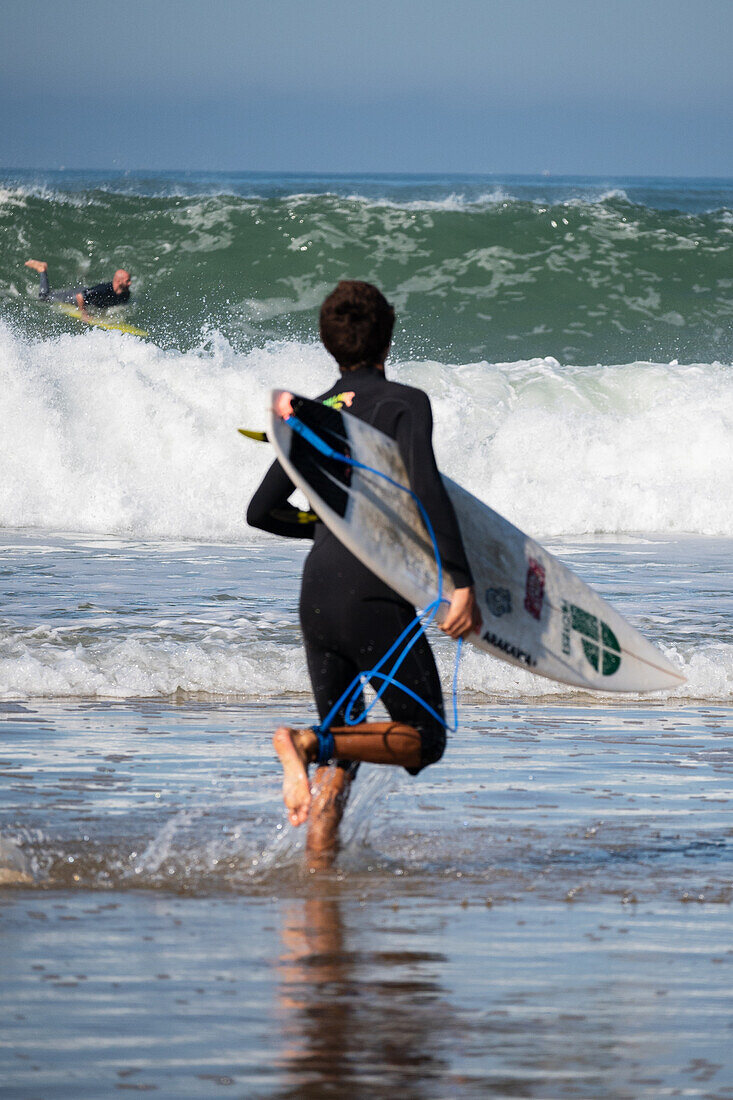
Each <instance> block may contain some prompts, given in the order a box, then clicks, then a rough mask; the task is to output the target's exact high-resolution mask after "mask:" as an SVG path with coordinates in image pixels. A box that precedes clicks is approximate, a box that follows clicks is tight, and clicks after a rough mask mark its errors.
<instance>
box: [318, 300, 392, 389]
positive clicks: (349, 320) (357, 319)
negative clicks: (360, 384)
mask: <svg viewBox="0 0 733 1100" xmlns="http://www.w3.org/2000/svg"><path fill="white" fill-rule="evenodd" d="M393 328H394V310H393V309H392V306H391V305H390V304H389V302H388V301H387V299H386V298H385V297H384V295H383V294H382V293H381V291H379V290H377V288H376V287H375V286H372V284H371V283H361V282H359V281H358V280H356V279H344V280H343V281H342V282H340V283H339V284H338V286H337V287H336V289H335V290H332V291H331V293H330V294H329V296H328V297H327V298H326V300H325V302H324V303H323V305H322V306H321V316H320V330H321V340H323V343H324V346H325V348H326V350H327V351H329V352H330V353H331V355H332V356H333V357H334V359H335V360H336V362H337V363H338V365H339V367H340V368H341V370H355V369H356V368H357V367H372V366H374V365H375V363H381V362H383V360H384V355H385V352H386V351H387V349H388V348H389V344H390V340H391V339H392V329H393Z"/></svg>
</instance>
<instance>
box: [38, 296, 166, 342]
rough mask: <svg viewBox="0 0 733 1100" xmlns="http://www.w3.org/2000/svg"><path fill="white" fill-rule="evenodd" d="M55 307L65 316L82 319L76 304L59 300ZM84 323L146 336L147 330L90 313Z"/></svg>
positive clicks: (131, 334) (132, 334)
mask: <svg viewBox="0 0 733 1100" xmlns="http://www.w3.org/2000/svg"><path fill="white" fill-rule="evenodd" d="M56 308H57V309H58V310H59V311H60V312H61V313H64V314H66V316H67V317H74V318H76V320H77V321H84V318H83V317H82V315H81V310H80V309H79V307H78V306H72V305H71V304H70V303H67V302H59V303H57V304H56ZM84 324H88V325H93V327H94V328H105V329H109V330H111V331H113V332H127V333H129V334H130V336H147V335H148V334H147V332H145V330H144V329H141V328H135V326H134V325H127V324H125V322H124V321H103V320H102V318H101V317H94V316H92V315H90V317H89V320H88V321H84Z"/></svg>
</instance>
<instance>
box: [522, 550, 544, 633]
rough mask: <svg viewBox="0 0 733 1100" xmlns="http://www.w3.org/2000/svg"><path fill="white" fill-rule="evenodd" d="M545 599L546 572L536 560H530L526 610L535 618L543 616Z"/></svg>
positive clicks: (525, 601)
mask: <svg viewBox="0 0 733 1100" xmlns="http://www.w3.org/2000/svg"><path fill="white" fill-rule="evenodd" d="M544 598H545V570H544V568H543V566H541V565H540V563H539V562H538V561H537V560H536V559H535V558H530V559H529V565H528V567H527V585H526V587H525V590H524V609H525V611H528V612H529V613H530V615H532V617H533V618H535V619H539V618H540V616H541V614H542V602H543V600H544Z"/></svg>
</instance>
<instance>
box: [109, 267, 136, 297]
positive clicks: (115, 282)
mask: <svg viewBox="0 0 733 1100" xmlns="http://www.w3.org/2000/svg"><path fill="white" fill-rule="evenodd" d="M131 282H132V278H131V276H130V272H129V271H125V269H124V268H122V267H120V268H118V269H117V271H115V273H114V275H113V276H112V289H113V290H114V292H115V294H124V293H125V291H126V290H129V289H130V283H131Z"/></svg>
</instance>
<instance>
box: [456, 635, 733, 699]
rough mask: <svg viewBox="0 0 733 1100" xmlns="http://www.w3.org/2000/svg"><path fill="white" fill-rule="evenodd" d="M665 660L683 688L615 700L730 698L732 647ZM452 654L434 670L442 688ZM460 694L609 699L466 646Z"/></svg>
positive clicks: (673, 653) (676, 652)
mask: <svg viewBox="0 0 733 1100" xmlns="http://www.w3.org/2000/svg"><path fill="white" fill-rule="evenodd" d="M663 652H664V655H665V657H666V658H667V659H668V660H669V661H670V662H671V663H672V664H673V665H674V666H675V667H676V668H678V669H679V670H680V671H681V672H682V673H683V674H684V675H685V676H686V678H687V680H686V683H684V684H681V685H680V686H679V687H677V688H674V689H669V690H667V691H660V692H654V694H653V696H641V695H633V694H624V695H622V696H616V698H617V699H618V700H624V701H627V702H628V701H632V700H634V699H637V698H638V699H648V698H653V699H655V700H657V701H660V700H674V701H677V702H682V701H688V700H689V701H692V700H707V701H710V702H726V701H727V702H729V701H730V700H731V699H733V645H730V644H725V643H716V644H712V643H709V642H708V643H703V644H698V645H696V646H694V647H690V648H683V647H680V646H674V647H669V646H665V647H663ZM452 662H453V654H452V653H451V652H450V651H443V650H441V651H440V653H439V656H438V667H439V669H440V673H441V677H442V680H443V683H444V684H448V683H449V682H450V677H451V676H452V673H453V664H452ZM459 682H460V685H461V690H462V691H463V692H464V693H467V695H468V697H473V696H485V697H489V698H491V699H499V700H502V701H507V702H511V701H513V700H526V701H529V700H532V699H541V698H543V697H544V698H547V697H553V698H563V697H569V698H577V697H578V696H581V695H582V696H585V697H588V696H592V697H594V698H595V699H597V700H599V701H603V700H608V699H609V698H611V696H609V695H608V694H607V693H603V692H587V691H585V692H584V691H582V690H581V689H580V688H574V687H570V686H568V685H567V684H560V683H557V682H555V681H554V680H546V679H545V678H544V677H542V676H535V675H534V674H533V673H531V672H528V671H526V670H524V669H521V668H517V667H515V666H514V665H509V664H507V663H506V662H505V661H499V660H496V659H494V658H493V657H489V656H487V655H486V654H484V653H480V652H479V651H478V650H477V649H473V648H472V647H470V646H467V647H466V649H465V651H464V655H463V657H462V660H461V665H460V680H459Z"/></svg>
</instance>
